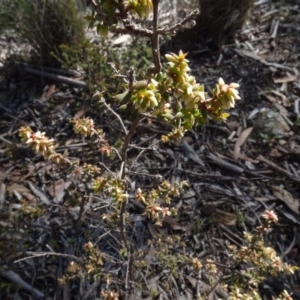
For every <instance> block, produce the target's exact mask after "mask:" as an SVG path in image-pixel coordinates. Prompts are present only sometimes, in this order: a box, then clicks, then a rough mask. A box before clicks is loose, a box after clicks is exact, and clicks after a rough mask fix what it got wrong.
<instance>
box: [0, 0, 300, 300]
mask: <svg viewBox="0 0 300 300" xmlns="http://www.w3.org/2000/svg"><path fill="white" fill-rule="evenodd" d="M263 2H265V1H258V2H257V3H256V5H255V7H254V8H253V11H252V13H251V16H250V20H249V21H248V22H247V24H245V26H244V28H243V30H242V31H241V32H239V33H237V34H236V36H235V39H234V41H233V42H232V43H230V44H226V45H222V46H220V47H217V48H216V47H214V48H213V49H212V48H211V47H210V41H201V40H199V43H192V44H189V43H190V41H186V40H182V41H180V40H179V41H178V40H177V41H176V43H174V42H170V43H169V44H168V46H167V47H168V48H169V49H170V50H171V51H172V52H176V51H177V50H178V49H183V50H187V51H188V52H189V56H188V58H189V60H190V66H191V68H192V73H193V74H194V75H195V76H196V78H197V80H198V81H199V82H201V83H203V84H204V85H205V88H206V90H207V91H208V92H210V89H211V88H212V87H213V86H214V85H215V83H216V82H217V80H218V78H219V77H222V78H223V79H224V80H225V82H226V83H230V82H238V83H239V84H240V94H241V98H242V99H241V100H240V101H239V102H238V103H237V105H236V107H235V108H234V109H233V110H232V111H231V116H230V118H229V120H228V122H227V123H226V124H225V123H224V124H214V123H209V124H208V125H206V126H203V127H202V128H199V129H195V130H194V131H193V132H191V133H188V134H187V135H186V137H185V141H186V142H187V143H188V144H189V145H190V147H192V149H193V150H191V148H190V147H187V146H181V145H180V143H178V144H176V143H174V144H171V143H170V144H162V143H159V144H157V142H158V141H159V138H160V136H161V135H162V134H166V133H167V132H168V131H167V129H166V128H165V127H164V125H163V124H161V123H159V122H156V121H154V120H149V119H147V118H145V119H143V122H142V123H141V125H140V126H139V128H138V131H137V133H136V134H135V135H134V137H133V140H132V147H131V149H130V151H129V153H128V156H129V159H130V163H131V165H130V167H129V169H128V180H129V182H130V186H131V190H132V191H134V190H135V188H137V187H140V188H142V189H143V190H145V191H146V190H151V189H152V188H154V187H155V186H157V185H158V184H159V183H160V180H161V178H163V179H165V180H168V181H170V182H171V183H174V182H175V181H176V180H188V182H189V184H190V187H189V188H188V189H186V190H185V191H184V192H183V193H182V194H181V196H180V197H178V198H176V199H174V200H173V201H172V205H174V206H175V207H176V208H177V209H178V210H179V215H178V217H176V218H171V217H169V218H165V219H164V222H163V226H162V227H159V226H156V225H153V223H152V222H151V221H150V220H148V219H147V218H146V217H145V216H144V215H143V214H142V210H141V207H139V206H137V205H135V204H134V200H132V202H131V201H130V203H129V206H128V209H129V211H128V212H129V218H130V222H129V224H128V228H127V230H128V232H129V233H130V237H131V242H132V245H133V248H134V250H135V251H137V250H140V251H141V252H143V255H142V257H144V258H146V259H148V263H149V264H148V271H147V272H146V271H145V272H142V273H143V274H142V275H141V276H142V278H143V284H144V285H145V286H147V288H144V291H143V292H139V293H138V292H136V294H135V299H152V298H151V297H150V294H149V293H147V291H146V290H149V289H151V290H152V291H156V292H157V293H158V294H159V295H160V296H159V298H155V297H153V299H194V298H195V297H196V295H197V293H198V294H199V293H200V294H202V295H209V296H207V298H209V299H215V298H214V297H216V296H215V295H217V292H218V293H219V294H218V297H220V298H223V299H226V298H227V297H228V294H226V293H225V291H224V290H223V291H222V288H221V286H220V285H219V282H221V279H223V278H228V273H229V272H231V271H230V268H229V265H230V263H231V260H230V259H231V258H230V255H229V254H228V251H229V250H228V245H229V244H230V245H232V244H233V245H236V246H241V245H243V242H244V241H243V231H245V230H246V231H249V232H251V230H253V228H254V227H255V226H256V225H258V224H260V222H261V215H262V214H263V213H264V212H265V210H274V211H275V212H276V214H277V215H278V218H279V222H278V223H277V224H276V225H274V226H273V229H272V231H270V232H269V233H268V234H267V235H266V242H267V243H268V244H269V245H271V246H272V247H274V248H275V249H276V251H277V254H278V255H279V256H280V257H281V258H282V259H283V261H285V262H288V263H290V264H292V265H296V266H300V255H299V250H300V244H299V241H300V232H299V226H300V218H299V204H300V202H299V201H300V200H299V199H300V188H299V186H300V185H299V183H300V134H299V126H300V120H299V102H300V77H299V76H300V75H299V69H300V42H299V41H300V4H299V3H298V2H296V1H285V2H280V1H278V2H276V1H274V2H272V3H271V2H265V3H263ZM7 66H8V64H7V62H5V65H4V67H2V69H1V71H0V74H1V75H0V76H1V77H0V79H1V82H0V113H1V118H0V131H1V132H0V181H1V187H0V208H1V211H0V229H1V233H0V253H1V265H2V268H1V269H0V272H1V273H0V278H1V281H0V286H1V288H0V298H1V299H15V298H16V299H39V298H44V299H100V296H99V295H100V291H103V290H105V289H106V288H109V289H114V290H118V291H119V292H120V294H122V292H123V293H124V278H125V275H126V262H127V261H126V258H124V257H123V256H122V255H121V254H120V249H121V248H122V247H123V246H122V244H121V243H120V236H119V233H118V231H117V230H116V229H115V228H114V227H111V226H110V225H109V224H107V223H105V222H104V221H103V219H102V216H103V214H104V213H108V212H109V211H110V206H107V203H109V201H110V200H109V199H108V198H105V197H99V196H95V195H93V194H92V193H91V190H90V186H89V185H88V184H87V183H85V184H82V183H80V182H77V181H76V180H75V179H74V178H71V177H70V176H69V175H68V174H67V172H66V170H61V169H59V168H58V167H57V166H55V165H54V164H52V163H50V162H45V161H44V160H43V159H42V158H41V157H39V156H36V155H34V153H32V152H31V151H30V150H28V148H26V147H25V146H24V145H22V144H21V142H20V139H19V137H18V130H19V128H20V127H21V126H31V127H32V128H33V129H34V130H40V131H45V132H46V133H47V135H48V136H49V137H53V138H55V141H56V143H57V144H58V149H57V151H58V152H60V153H66V151H67V152H68V155H69V157H71V158H72V159H74V160H76V159H77V160H79V163H80V164H83V163H85V162H87V163H94V164H97V165H98V166H100V167H103V164H104V165H105V166H107V167H108V168H109V169H110V170H112V171H116V172H117V171H118V170H119V169H118V168H119V167H120V166H119V164H118V161H117V158H112V159H109V160H107V159H105V158H104V157H102V156H101V154H100V153H99V152H97V149H94V147H91V145H90V144H89V143H88V141H85V140H82V139H80V138H79V137H78V136H76V135H75V134H74V133H73V131H72V126H71V119H72V118H74V117H75V118H77V117H80V116H91V117H93V118H94V120H95V123H96V124H97V125H98V126H99V127H101V128H102V129H103V130H104V131H105V132H106V136H107V139H108V140H109V142H110V143H111V144H113V145H117V142H118V141H119V140H120V139H121V136H120V128H119V127H120V126H119V123H118V120H116V119H115V118H114V116H113V115H112V114H110V113H109V111H107V110H106V109H105V108H103V107H99V106H98V105H96V104H95V103H93V101H92V100H91V95H90V94H89V93H88V92H86V90H85V89H84V88H82V87H80V86H76V87H74V85H72V84H70V83H61V82H59V81H53V80H51V79H49V78H45V77H44V78H41V76H39V75H33V74H32V72H27V71H28V69H27V71H26V70H25V69H26V67H24V66H23V67H22V68H21V69H20V67H19V66H16V65H15V64H14V63H13V62H12V61H10V64H9V68H7ZM27 68H29V67H28V66H27ZM48 71H49V72H50V73H51V74H53V72H54V70H48ZM56 71H57V70H56ZM59 72H61V71H59ZM61 75H65V76H67V74H61ZM75 75H76V74H75V73H72V74H70V75H68V76H69V77H71V78H72V79H73V80H75ZM79 80H84V78H80V79H79ZM77 82H78V79H77ZM129 123H130V121H125V125H126V126H128V125H129ZM195 152H196V154H195ZM193 155H196V158H195V156H193ZM191 157H193V158H194V159H191ZM131 196H133V192H132V195H131ZM237 216H242V219H241V218H237ZM178 237H179V238H178ZM157 239H162V240H163V241H164V243H166V244H168V243H170V247H169V248H168V249H169V250H168V251H169V254H172V255H175V254H176V255H177V256H176V258H177V259H178V261H177V269H176V272H177V276H174V274H173V273H172V272H170V271H169V270H167V269H165V266H164V265H163V264H162V262H161V260H159V259H158V257H159V254H160V253H159V251H162V250H161V249H163V248H159V246H158V245H156V244H155V243H154V242H153V241H157ZM88 241H91V242H92V243H94V244H95V245H96V247H98V248H99V250H100V251H101V252H102V253H103V255H104V258H103V259H104V261H105V263H104V265H103V268H104V269H105V271H106V272H107V273H109V274H110V276H111V282H110V283H109V284H108V283H105V280H104V279H101V280H100V279H99V280H95V281H92V280H83V279H81V280H79V279H76V280H75V279H74V280H72V281H71V282H70V283H69V284H67V285H65V286H61V285H59V284H58V282H57V278H60V277H61V276H62V275H63V274H64V272H65V269H66V267H67V265H68V264H69V263H70V262H71V261H73V260H75V259H76V257H79V258H81V257H83V256H84V251H83V246H84V244H86V243H87V242H88ZM151 241H152V242H151ZM170 241H171V242H170ZM183 244H184V246H183ZM156 247H157V248H156ZM158 248H159V249H158ZM183 252H184V253H185V255H187V256H189V257H198V258H199V259H202V260H207V259H212V260H213V261H215V262H216V263H217V264H218V265H219V266H220V268H219V269H218V274H217V275H216V277H215V278H214V280H213V281H212V282H210V283H209V282H207V278H206V277H205V275H202V277H200V278H199V277H197V276H195V275H194V273H193V272H192V271H191V270H190V269H189V268H188V267H187V266H186V265H185V264H183V263H182V262H180V258H179V256H178V254H182V253H183ZM174 253H175V254H174ZM174 257H175V256H174ZM221 266H222V267H221ZM133 286H134V284H133ZM283 289H286V290H288V291H289V292H291V293H293V299H300V281H299V273H297V272H296V273H295V274H294V275H293V276H281V277H276V278H275V277H268V278H267V281H265V282H264V284H262V285H261V286H260V292H261V295H262V299H270V297H271V296H274V297H275V296H276V295H278V293H279V292H281V291H282V290H283ZM136 290H137V291H140V289H139V287H138V286H136ZM205 293H206V294H205ZM132 299H133V298H132Z"/></svg>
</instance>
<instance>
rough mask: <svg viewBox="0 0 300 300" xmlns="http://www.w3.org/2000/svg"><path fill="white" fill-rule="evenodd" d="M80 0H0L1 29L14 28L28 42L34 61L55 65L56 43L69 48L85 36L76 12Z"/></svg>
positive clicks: (57, 46) (57, 50) (82, 24)
mask: <svg viewBox="0 0 300 300" xmlns="http://www.w3.org/2000/svg"><path fill="white" fill-rule="evenodd" d="M80 3H81V1H79V0H78V1H77V4H76V2H75V1H74V0H31V1H28V0H11V1H3V0H2V2H0V31H3V30H4V29H14V30H15V31H16V32H17V33H18V34H20V35H21V37H22V38H23V39H24V40H25V41H27V42H28V43H29V44H30V45H31V47H32V49H33V53H34V54H35V57H36V59H37V62H38V63H40V64H42V65H50V66H53V65H55V64H57V61H56V59H55V58H54V57H53V56H52V53H54V54H56V56H59V55H60V49H59V46H60V45H62V44H67V45H69V46H70V47H71V46H72V45H76V44H77V43H78V42H80V41H82V40H84V39H85V37H84V30H85V22H84V20H83V19H82V18H81V17H80V16H79V14H78V5H79V4H80Z"/></svg>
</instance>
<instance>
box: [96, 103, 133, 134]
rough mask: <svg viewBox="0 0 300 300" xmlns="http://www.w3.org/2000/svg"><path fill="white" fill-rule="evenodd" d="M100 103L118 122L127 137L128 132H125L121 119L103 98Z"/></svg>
mask: <svg viewBox="0 0 300 300" xmlns="http://www.w3.org/2000/svg"><path fill="white" fill-rule="evenodd" d="M100 103H102V104H104V106H105V107H106V108H107V109H108V110H109V111H110V112H111V113H112V114H113V115H114V116H115V117H116V118H117V119H118V120H119V122H120V124H121V126H122V128H123V131H124V133H125V134H126V135H127V134H128V132H127V129H126V127H125V125H124V123H123V121H122V119H121V117H120V116H119V115H118V114H117V113H116V112H115V111H114V110H113V109H112V108H111V107H110V106H109V105H108V104H107V103H106V102H105V100H104V99H103V98H102V99H101V100H100Z"/></svg>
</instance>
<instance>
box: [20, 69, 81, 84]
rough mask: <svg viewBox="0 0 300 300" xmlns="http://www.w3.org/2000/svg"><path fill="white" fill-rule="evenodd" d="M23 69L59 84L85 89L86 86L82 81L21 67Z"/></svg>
mask: <svg viewBox="0 0 300 300" xmlns="http://www.w3.org/2000/svg"><path fill="white" fill-rule="evenodd" d="M23 68H24V70H25V71H26V72H28V73H31V74H35V75H39V76H42V77H46V78H49V79H51V80H55V81H59V82H61V83H65V84H69V85H72V86H77V87H79V88H86V87H87V84H86V83H85V82H84V81H80V80H74V79H71V78H67V77H65V76H61V75H57V74H52V73H49V72H45V71H43V70H36V69H33V68H29V67H26V66H23Z"/></svg>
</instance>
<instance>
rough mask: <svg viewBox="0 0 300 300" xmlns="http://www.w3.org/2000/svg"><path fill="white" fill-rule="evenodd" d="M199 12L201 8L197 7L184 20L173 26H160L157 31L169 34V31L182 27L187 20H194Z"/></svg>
mask: <svg viewBox="0 0 300 300" xmlns="http://www.w3.org/2000/svg"><path fill="white" fill-rule="evenodd" d="M198 14H199V10H198V9H195V10H193V11H192V12H191V13H190V14H189V15H187V16H186V17H185V18H184V19H183V20H181V21H180V22H178V23H176V24H174V25H173V26H171V27H168V26H165V27H163V28H159V29H158V30H157V32H158V33H159V34H162V35H165V34H168V33H173V32H174V31H176V30H178V29H180V27H182V26H183V25H184V24H186V23H187V22H189V21H191V20H193V19H194V18H195V17H196V16H197V15H198Z"/></svg>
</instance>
